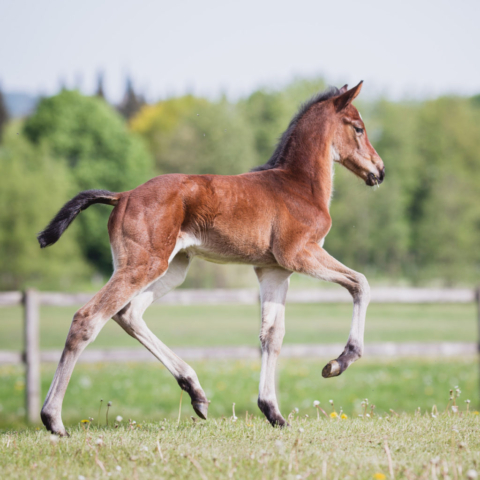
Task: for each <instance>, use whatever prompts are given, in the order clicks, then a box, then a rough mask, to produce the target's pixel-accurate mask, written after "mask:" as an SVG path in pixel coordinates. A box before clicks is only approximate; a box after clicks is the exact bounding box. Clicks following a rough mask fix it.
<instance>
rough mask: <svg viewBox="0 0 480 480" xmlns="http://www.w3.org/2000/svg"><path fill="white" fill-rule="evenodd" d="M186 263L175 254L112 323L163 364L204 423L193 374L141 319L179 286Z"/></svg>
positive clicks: (205, 410)
mask: <svg viewBox="0 0 480 480" xmlns="http://www.w3.org/2000/svg"><path fill="white" fill-rule="evenodd" d="M189 263H190V262H189V257H188V256H187V255H186V254H185V253H183V252H182V253H179V254H177V255H176V257H175V258H174V259H173V260H172V261H171V262H170V266H169V268H168V270H167V272H166V274H165V275H164V276H163V277H162V278H160V279H158V280H157V281H156V282H155V283H153V284H152V285H150V286H149V287H148V288H147V289H146V290H145V291H144V292H142V293H141V294H140V295H138V296H137V297H135V298H134V299H133V300H132V301H131V302H130V303H129V304H128V305H127V306H125V307H124V308H123V309H122V310H121V311H120V312H118V313H117V314H116V315H115V316H114V317H113V319H114V320H115V321H116V322H117V323H118V324H119V325H120V326H121V327H122V328H123V329H124V330H125V331H126V332H127V333H128V334H129V335H130V336H132V337H133V338H135V339H137V340H138V341H139V342H140V343H141V344H142V345H143V346H144V347H145V348H146V349H147V350H148V351H149V352H151V353H152V354H153V355H154V356H155V357H156V358H157V359H158V360H160V362H162V363H163V365H164V366H165V367H166V368H167V370H168V371H169V372H170V373H171V374H172V375H173V376H174V377H175V379H176V380H177V382H178V384H179V386H180V388H181V389H182V390H185V391H186V392H187V393H188V394H189V395H190V398H191V401H192V407H193V409H194V410H195V413H196V414H197V415H198V416H199V417H200V418H203V419H206V418H207V413H208V405H209V403H210V402H209V401H208V400H207V397H206V395H205V392H204V391H203V389H202V387H201V385H200V382H199V380H198V377H197V374H196V372H195V370H193V368H192V367H191V366H190V365H188V364H187V363H185V362H184V361H183V360H182V359H181V358H180V357H179V356H178V355H176V354H175V353H174V352H172V350H170V349H169V348H168V347H167V346H166V345H165V344H164V343H163V342H161V341H160V340H159V339H158V338H157V337H156V336H155V334H154V333H153V332H152V331H151V330H150V329H149V328H148V326H147V324H146V323H145V321H144V320H143V318H142V316H143V313H144V312H145V310H146V309H147V308H148V307H149V306H150V305H151V304H152V303H153V302H154V301H155V300H157V299H158V298H160V297H162V296H164V295H165V294H167V293H168V292H169V291H170V290H172V289H173V288H175V287H177V286H179V285H181V284H182V283H183V281H184V279H185V276H186V274H187V271H188V267H189Z"/></svg>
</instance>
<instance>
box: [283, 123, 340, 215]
mask: <svg viewBox="0 0 480 480" xmlns="http://www.w3.org/2000/svg"><path fill="white" fill-rule="evenodd" d="M317 125H318V124H317ZM328 127H329V126H328V124H326V123H325V124H324V125H323V126H322V128H320V129H318V127H317V128H315V129H313V128H308V125H307V126H303V125H299V128H297V129H296V130H295V131H294V132H293V134H292V138H291V139H290V145H289V148H288V152H287V153H286V155H285V161H284V165H283V169H284V170H287V171H289V173H290V175H291V178H292V180H293V181H297V182H299V183H301V184H303V186H305V185H308V188H309V189H310V190H311V193H312V195H313V197H314V199H315V203H318V204H321V205H322V206H326V207H327V209H328V207H329V206H330V199H331V196H332V192H333V156H334V154H333V151H332V141H331V132H330V128H328Z"/></svg>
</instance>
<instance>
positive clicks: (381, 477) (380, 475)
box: [373, 472, 387, 480]
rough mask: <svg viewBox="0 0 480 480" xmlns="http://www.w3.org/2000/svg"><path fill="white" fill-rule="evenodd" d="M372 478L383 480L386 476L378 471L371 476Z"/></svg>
mask: <svg viewBox="0 0 480 480" xmlns="http://www.w3.org/2000/svg"><path fill="white" fill-rule="evenodd" d="M373 478H374V479H375V480H385V479H386V478H387V477H386V476H385V475H384V474H383V473H380V472H378V473H376V474H375V475H374V476H373Z"/></svg>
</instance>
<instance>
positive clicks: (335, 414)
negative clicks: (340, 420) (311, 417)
mask: <svg viewBox="0 0 480 480" xmlns="http://www.w3.org/2000/svg"><path fill="white" fill-rule="evenodd" d="M330 416H331V417H332V418H337V417H338V413H337V412H332V413H331V414H330Z"/></svg>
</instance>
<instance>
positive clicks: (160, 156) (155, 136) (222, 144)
mask: <svg viewBox="0 0 480 480" xmlns="http://www.w3.org/2000/svg"><path fill="white" fill-rule="evenodd" d="M130 125H131V128H132V130H133V131H135V132H137V133H139V134H141V135H142V136H143V137H144V138H145V139H146V141H147V143H148V144H149V146H150V150H151V152H152V154H153V155H154V157H155V164H156V169H157V172H158V173H174V172H177V173H192V174H193V173H199V174H201V173H216V174H222V175H228V174H230V175H232V174H237V173H242V172H245V171H248V170H249V169H250V168H252V167H253V166H255V165H256V163H257V155H256V152H255V148H254V138H253V135H252V132H251V129H250V128H249V126H248V124H247V123H246V121H245V119H244V117H243V116H242V115H241V114H240V112H239V111H238V109H236V108H235V105H232V104H230V103H229V102H227V101H226V100H225V99H222V100H220V101H219V102H215V103H212V102H209V101H207V100H205V99H202V98H195V97H193V96H191V95H187V96H184V97H179V98H172V99H169V100H166V101H162V102H158V103H157V104H155V105H151V106H145V107H144V108H143V109H142V110H141V111H140V113H139V114H138V115H137V116H136V117H134V118H133V119H132V121H131V123H130Z"/></svg>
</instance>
